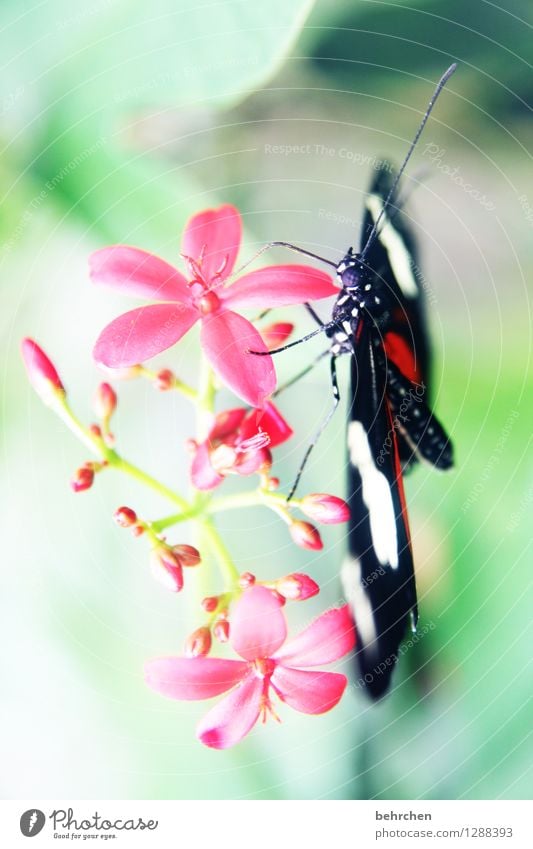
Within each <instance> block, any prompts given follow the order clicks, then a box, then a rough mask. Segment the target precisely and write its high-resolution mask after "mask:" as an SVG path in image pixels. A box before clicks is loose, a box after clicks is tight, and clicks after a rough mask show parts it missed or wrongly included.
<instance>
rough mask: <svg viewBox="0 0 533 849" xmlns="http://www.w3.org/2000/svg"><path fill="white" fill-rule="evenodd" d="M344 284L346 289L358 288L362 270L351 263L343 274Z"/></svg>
mask: <svg viewBox="0 0 533 849" xmlns="http://www.w3.org/2000/svg"><path fill="white" fill-rule="evenodd" d="M341 280H342V285H343V287H344V288H345V289H357V287H358V286H359V284H360V281H361V272H360V271H359V269H358V268H357V267H356V266H354V265H351V266H349V267H348V268H347V269H346V270H345V271H343V272H342V274H341Z"/></svg>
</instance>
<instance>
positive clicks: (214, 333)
mask: <svg viewBox="0 0 533 849" xmlns="http://www.w3.org/2000/svg"><path fill="white" fill-rule="evenodd" d="M201 342H202V347H203V349H204V351H205V355H206V357H207V358H208V360H209V362H210V363H211V365H212V366H213V368H214V370H215V372H216V373H217V374H218V375H219V377H220V378H221V380H222V381H223V382H224V383H225V384H226V386H229V388H230V389H232V390H233V391H234V392H235V394H236V395H238V396H239V398H242V399H243V401H246V402H247V403H248V404H250V405H251V406H252V407H261V406H262V405H263V403H264V401H265V399H266V398H267V397H268V396H269V395H271V394H272V392H273V391H274V389H275V387H276V372H275V371H274V364H273V362H272V358H271V357H269V356H267V357H257V356H255V355H254V354H250V353H249V352H250V351H266V346H265V343H264V342H263V340H262V339H261V337H260V335H259V333H258V332H257V330H256V329H255V327H254V326H253V325H252V324H251V323H250V322H249V321H248V319H246V318H243V317H242V316H240V315H237V313H234V312H230V311H229V310H221V311H220V312H216V313H212V314H211V315H208V316H206V317H205V318H204V319H203V321H202V333H201Z"/></svg>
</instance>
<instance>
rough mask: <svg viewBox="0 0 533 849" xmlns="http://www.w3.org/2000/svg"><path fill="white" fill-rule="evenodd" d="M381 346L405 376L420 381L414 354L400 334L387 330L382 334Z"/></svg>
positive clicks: (414, 381)
mask: <svg viewBox="0 0 533 849" xmlns="http://www.w3.org/2000/svg"><path fill="white" fill-rule="evenodd" d="M383 347H384V348H385V353H386V355H387V357H388V358H389V359H390V360H392V362H393V363H394V364H395V365H396V366H398V368H399V369H400V371H401V373H402V374H403V375H404V376H405V377H407V378H408V379H409V380H411V381H412V382H413V383H420V378H421V375H420V371H419V369H418V368H417V365H416V361H415V357H414V354H413V352H412V350H411V348H410V347H409V345H408V344H407V342H406V341H405V339H404V338H403V337H402V336H400V335H399V334H398V333H393V332H392V331H389V332H388V333H386V334H385V336H384V339H383Z"/></svg>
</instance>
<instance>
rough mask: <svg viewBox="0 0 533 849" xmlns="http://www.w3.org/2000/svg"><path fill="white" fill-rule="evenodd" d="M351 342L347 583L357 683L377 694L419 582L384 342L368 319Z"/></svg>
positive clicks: (410, 618)
mask: <svg viewBox="0 0 533 849" xmlns="http://www.w3.org/2000/svg"><path fill="white" fill-rule="evenodd" d="M354 344H355V355H354V357H353V360H352V398H353V403H352V406H351V409H350V416H349V423H348V452H349V453H348V460H349V463H348V468H349V480H348V492H349V503H350V509H351V520H350V530H349V540H348V555H347V557H346V560H345V562H344V564H343V569H342V581H343V587H344V592H345V595H346V598H347V600H348V603H349V605H350V608H351V610H352V614H353V618H354V622H355V627H356V631H357V645H356V657H357V662H358V667H359V675H358V684H359V685H360V686H361V687H362V688H364V689H365V690H366V692H367V693H368V694H369V695H370V696H371V697H372V698H375V699H377V698H379V697H380V696H382V695H383V694H384V693H385V691H386V690H387V689H388V687H389V684H390V678H391V674H392V671H393V669H394V665H395V663H396V660H397V656H398V650H399V646H400V643H401V641H402V639H403V637H404V635H405V631H406V629H407V627H408V626H409V625H411V626H412V627H413V628H414V627H415V626H416V620H417V607H416V587H415V578H414V572H413V557H412V552H411V542H410V536H409V525H408V520H407V511H406V506H405V498H404V493H403V483H402V468H401V460H400V455H399V450H398V440H397V436H396V432H395V429H394V426H393V418H392V412H391V408H390V404H389V402H388V399H387V391H386V390H387V387H386V372H385V370H384V368H383V367H382V365H381V364H380V362H379V360H378V359H377V358H376V353H377V351H378V349H379V345H380V344H381V343H380V338H379V334H376V332H375V328H373V327H371V326H370V325H369V321H368V319H366V318H365V317H363V318H362V319H361V321H360V323H359V326H358V330H357V333H356V337H355V343H354Z"/></svg>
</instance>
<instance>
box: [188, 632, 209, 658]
mask: <svg viewBox="0 0 533 849" xmlns="http://www.w3.org/2000/svg"><path fill="white" fill-rule="evenodd" d="M210 649H211V631H210V630H209V628H206V627H205V626H204V627H202V628H197V629H196V631H193V632H192V634H189V636H188V637H187V639H186V641H185V655H186V657H205V656H206V655H208V654H209V651H210Z"/></svg>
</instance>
